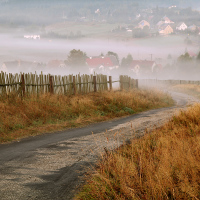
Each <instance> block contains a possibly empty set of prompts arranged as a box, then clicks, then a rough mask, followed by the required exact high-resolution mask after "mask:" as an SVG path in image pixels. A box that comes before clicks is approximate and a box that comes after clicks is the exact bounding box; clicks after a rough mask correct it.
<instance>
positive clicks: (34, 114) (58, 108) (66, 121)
mask: <svg viewBox="0 0 200 200" xmlns="http://www.w3.org/2000/svg"><path fill="white" fill-rule="evenodd" d="M172 103H173V101H172V99H171V98H170V97H169V96H167V95H165V94H163V93H162V92H159V91H145V90H137V89H135V90H132V91H129V92H126V91H123V92H120V91H113V92H101V93H90V94H87V95H76V96H64V95H50V94H44V95H39V96H26V97H25V98H23V99H21V98H20V97H17V96H15V95H9V96H5V97H2V96H1V97H0V142H1V143H2V142H9V141H12V140H16V139H19V138H23V137H26V136H29V135H37V134H39V133H42V132H49V131H53V130H63V129H66V128H71V127H78V126H84V125H86V124H89V123H92V122H99V121H105V120H109V119H112V118H115V117H121V116H125V115H130V114H134V113H137V112H140V111H143V110H147V109H151V108H158V107H164V106H169V105H172Z"/></svg>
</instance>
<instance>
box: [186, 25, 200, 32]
mask: <svg viewBox="0 0 200 200" xmlns="http://www.w3.org/2000/svg"><path fill="white" fill-rule="evenodd" d="M197 28H198V27H197V26H196V25H194V24H193V25H191V26H188V30H189V31H191V32H194V31H196V30H197Z"/></svg>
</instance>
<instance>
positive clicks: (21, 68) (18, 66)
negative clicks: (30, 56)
mask: <svg viewBox="0 0 200 200" xmlns="http://www.w3.org/2000/svg"><path fill="white" fill-rule="evenodd" d="M38 67H39V63H37V62H29V61H21V60H18V61H8V62H4V63H3V64H2V66H1V71H3V72H6V73H20V72H24V73H28V72H35V71H37V69H38Z"/></svg>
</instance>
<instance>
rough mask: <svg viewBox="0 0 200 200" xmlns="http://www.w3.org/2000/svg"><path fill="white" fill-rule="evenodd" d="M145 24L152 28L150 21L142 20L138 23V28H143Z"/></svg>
mask: <svg viewBox="0 0 200 200" xmlns="http://www.w3.org/2000/svg"><path fill="white" fill-rule="evenodd" d="M145 26H148V27H149V28H150V24H149V22H147V21H145V20H142V21H141V22H139V23H138V26H137V28H140V29H143V28H144V27H145Z"/></svg>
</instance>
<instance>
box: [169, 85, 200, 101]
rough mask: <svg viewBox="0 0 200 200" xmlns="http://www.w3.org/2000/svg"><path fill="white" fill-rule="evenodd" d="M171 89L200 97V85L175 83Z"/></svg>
mask: <svg viewBox="0 0 200 200" xmlns="http://www.w3.org/2000/svg"><path fill="white" fill-rule="evenodd" d="M169 89H171V90H174V91H177V92H182V93H186V94H189V95H192V96H195V97H197V98H200V85H195V84H182V85H174V86H172V87H170V88H169Z"/></svg>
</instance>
